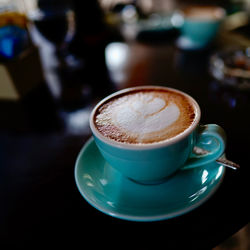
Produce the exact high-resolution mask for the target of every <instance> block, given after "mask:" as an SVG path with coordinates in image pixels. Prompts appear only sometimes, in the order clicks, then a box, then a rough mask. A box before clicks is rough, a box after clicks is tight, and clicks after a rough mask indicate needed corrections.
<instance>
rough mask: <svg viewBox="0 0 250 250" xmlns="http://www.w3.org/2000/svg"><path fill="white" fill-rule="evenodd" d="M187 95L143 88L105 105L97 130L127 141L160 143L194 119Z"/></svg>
mask: <svg viewBox="0 0 250 250" xmlns="http://www.w3.org/2000/svg"><path fill="white" fill-rule="evenodd" d="M194 116H195V114H194V109H193V107H192V104H191V103H190V101H189V100H188V98H187V97H185V96H183V95H181V94H179V93H176V92H171V91H162V90H140V91H138V92H133V93H128V94H127V95H122V96H120V97H119V96H118V97H116V98H114V99H111V100H110V101H109V102H107V103H105V104H103V105H102V106H101V107H100V108H99V109H98V112H97V114H96V116H95V124H96V127H97V129H98V130H99V131H100V132H101V133H102V134H103V135H104V136H106V137H108V138H110V139H113V140H116V141H120V142H125V143H156V142H159V141H162V140H166V139H169V138H171V137H174V136H176V135H177V134H179V133H181V132H183V131H184V130H185V129H186V128H188V127H189V126H190V124H191V123H192V122H193V120H194Z"/></svg>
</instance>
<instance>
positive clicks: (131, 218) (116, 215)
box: [74, 136, 226, 222]
mask: <svg viewBox="0 0 250 250" xmlns="http://www.w3.org/2000/svg"><path fill="white" fill-rule="evenodd" d="M91 143H95V141H94V138H93V136H91V137H90V138H89V139H88V140H87V142H86V143H85V144H84V145H83V147H82V149H81V150H80V152H79V154H78V156H77V159H76V163H75V169H74V177H75V182H76V186H77V189H78V191H79V192H80V194H81V195H82V197H83V198H84V199H85V200H86V201H87V202H88V203H89V204H90V205H91V206H93V207H94V208H95V209H97V210H98V211H100V212H102V213H104V214H107V215H109V216H112V217H114V218H118V219H122V220H127V221H135V222H154V221H162V220H167V219H171V218H175V217H177V216H181V215H184V214H186V213H188V212H191V211H192V210H194V209H195V208H197V207H199V206H201V205H202V204H203V203H205V202H206V201H207V200H209V199H210V198H211V197H212V196H213V195H214V193H215V192H216V191H217V190H218V188H219V187H220V185H221V183H222V182H223V179H224V177H225V173H226V168H225V167H223V168H222V171H223V172H222V175H221V177H220V180H219V181H218V183H216V185H215V186H214V187H213V189H212V190H211V191H210V192H209V193H208V194H207V195H206V196H205V197H204V198H202V199H201V200H199V201H198V202H196V203H194V204H193V205H191V206H188V207H187V208H183V209H181V210H178V211H176V212H172V213H166V214H160V215H154V216H135V215H128V214H124V213H119V212H113V211H112V212H111V211H110V210H109V209H106V208H104V207H103V206H102V205H101V204H99V203H97V202H95V201H94V200H93V199H91V198H89V195H88V192H86V191H85V190H82V189H81V186H80V181H79V180H78V174H77V172H78V169H79V167H80V164H79V161H80V158H81V157H82V155H83V152H84V151H85V150H86V149H87V148H88V147H89V145H90V144H91ZM219 167H221V166H218V168H219ZM138 185H141V184H138ZM156 185H157V184H156Z"/></svg>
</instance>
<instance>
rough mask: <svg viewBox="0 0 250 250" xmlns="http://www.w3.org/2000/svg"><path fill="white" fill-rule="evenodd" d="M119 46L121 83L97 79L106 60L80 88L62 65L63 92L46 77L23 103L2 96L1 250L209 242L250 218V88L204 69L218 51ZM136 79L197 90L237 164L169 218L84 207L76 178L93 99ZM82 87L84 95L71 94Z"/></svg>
mask: <svg viewBox="0 0 250 250" xmlns="http://www.w3.org/2000/svg"><path fill="white" fill-rule="evenodd" d="M124 44H125V43H124ZM125 46H126V53H128V54H126V55H128V56H127V57H126V58H125V59H126V60H125V63H124V65H123V68H122V69H120V68H119V70H120V71H121V72H120V73H121V74H123V77H122V78H121V79H120V82H119V84H118V83H115V84H114V85H112V84H110V83H108V81H107V80H106V78H105V80H103V79H104V78H102V77H103V76H102V74H99V75H98V73H99V72H104V70H103V69H100V68H98V67H102V66H100V65H98V64H97V65H95V64H93V65H92V67H96V68H92V71H91V74H90V75H91V76H88V77H86V79H84V80H83V84H82V85H81V84H79V82H80V81H79V77H78V78H77V77H73V78H72V75H73V74H74V73H75V74H79V72H77V71H76V72H73V73H72V72H71V71H70V73H69V72H68V71H67V72H66V76H68V78H69V79H71V83H70V84H71V85H70V84H69V83H63V84H62V86H61V98H60V97H58V96H56V97H55V96H54V95H53V93H52V94H51V86H50V87H49V88H48V87H47V85H46V84H45V83H43V84H41V86H40V87H39V88H36V89H34V90H33V91H32V92H31V93H30V94H29V95H28V96H26V97H25V98H23V99H22V101H20V102H17V103H15V102H9V101H1V102H0V110H1V116H0V204H1V205H0V247H1V246H2V245H3V248H1V249H10V246H13V247H18V248H19V249H21V248H26V247H27V246H31V247H33V249H36V248H38V247H48V246H52V245H53V246H56V247H57V249H58V248H59V247H63V246H64V247H71V249H76V247H77V246H78V247H81V248H87V247H88V248H95V247H105V248H106V249H110V248H111V249H113V248H114V249H116V248H120V247H129V248H132V249H133V248H139V249H147V248H150V247H151V248H152V249H159V248H160V247H163V248H165V249H209V248H210V249H211V248H213V247H215V246H216V245H218V244H219V243H221V242H222V241H224V240H225V239H227V238H228V237H230V236H231V235H233V234H234V233H235V232H237V231H238V230H239V229H240V228H242V227H243V226H244V225H246V224H247V223H248V222H249V214H250V212H249V211H250V210H249V208H250V207H249V187H250V182H249V167H250V166H249V152H250V146H249V142H250V133H249V129H250V117H249V112H250V95H249V93H248V92H244V91H238V90H236V89H230V88H227V87H224V86H222V85H221V84H220V83H218V82H216V81H215V80H214V79H213V78H212V77H211V76H210V75H209V73H208V60H209V56H210V55H211V53H213V52H214V50H215V49H218V48H217V47H212V48H210V49H208V50H205V51H198V52H194V51H186V52H185V51H182V50H180V49H178V48H176V46H175V44H174V41H169V42H167V41H166V42H161V43H153V44H152V43H151V44H150V43H145V42H144V43H142V42H136V41H134V42H128V43H126V44H125ZM45 73H46V69H45ZM56 73H58V72H56ZM61 73H62V70H61V71H60V70H59V74H61ZM111 73H112V72H111ZM80 77H82V76H80ZM61 79H64V80H65V79H67V77H65V75H63V77H62V78H61ZM107 79H108V78H107ZM91 80H92V81H91ZM74 81H76V82H77V83H76V84H74ZM113 82H115V80H114V79H113ZM136 85H163V86H168V87H173V88H177V89H180V90H182V91H184V92H186V93H188V94H190V95H191V96H193V97H194V98H195V99H196V100H197V102H198V103H199V104H200V107H201V110H202V117H201V123H202V124H207V123H216V124H219V125H221V126H222V127H223V128H224V129H225V131H226V133H227V148H226V154H227V157H228V159H231V160H233V161H235V162H237V163H239V164H240V165H241V169H240V170H239V171H233V170H230V169H227V171H226V175H225V178H224V180H223V183H222V184H221V186H220V187H219V189H218V190H217V191H216V193H215V194H214V195H213V196H212V197H211V198H210V199H209V200H208V201H206V202H205V203H204V204H202V205H201V206H200V207H198V208H196V209H195V210H193V211H191V212H189V213H187V214H185V215H181V216H179V217H176V218H173V219H170V220H163V221H159V222H149V223H144V222H143V223H142V222H130V221H125V220H120V219H116V218H113V217H110V216H107V215H105V214H103V213H101V212H99V211H98V210H96V209H95V208H93V207H92V206H90V205H89V204H88V203H87V202H86V201H85V200H84V199H83V197H82V196H81V194H80V193H79V191H78V189H77V187H76V184H75V180H74V167H75V161H76V157H77V155H78V153H79V151H80V150H81V148H82V147H83V145H84V144H85V142H86V141H87V139H88V138H89V137H90V136H91V132H90V129H89V126H88V117H89V113H90V111H91V109H92V108H93V106H94V104H95V103H96V102H97V101H98V100H100V99H101V98H103V97H104V96H105V95H107V94H109V93H111V92H113V91H114V90H115V89H121V88H124V87H130V86H136ZM81 90H84V91H82V92H81ZM79 91H80V92H81V93H83V98H82V99H81V98H80V99H79V100H80V101H76V100H77V98H78V97H79ZM71 104H72V105H71Z"/></svg>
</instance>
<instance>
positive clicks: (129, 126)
mask: <svg viewBox="0 0 250 250" xmlns="http://www.w3.org/2000/svg"><path fill="white" fill-rule="evenodd" d="M157 99H158V100H157V101H152V102H149V103H148V102H139V105H136V106H140V109H139V110H138V109H134V108H133V107H134V106H135V105H128V106H126V107H123V108H122V107H120V106H116V107H115V108H114V113H113V114H112V121H113V122H114V124H115V126H117V127H120V128H121V129H123V130H124V131H127V132H130V133H136V134H138V136H142V135H144V134H147V133H152V132H157V131H160V130H162V129H165V128H166V127H168V126H170V125H171V124H173V123H174V122H175V121H176V120H177V119H178V117H179V115H180V110H179V108H178V107H177V106H176V105H175V104H174V103H170V104H169V105H166V103H165V101H164V100H162V99H159V98H157ZM135 102H136V103H138V101H136V100H135ZM142 104H143V105H142ZM162 104H163V105H162Z"/></svg>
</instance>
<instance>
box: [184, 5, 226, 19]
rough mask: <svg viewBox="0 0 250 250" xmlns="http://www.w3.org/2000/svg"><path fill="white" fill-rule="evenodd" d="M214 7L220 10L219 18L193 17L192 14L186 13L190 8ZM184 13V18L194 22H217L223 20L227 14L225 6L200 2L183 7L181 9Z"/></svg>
mask: <svg viewBox="0 0 250 250" xmlns="http://www.w3.org/2000/svg"><path fill="white" fill-rule="evenodd" d="M197 7H198V8H206V7H209V8H213V9H215V10H217V11H220V15H221V16H220V17H218V18H211V19H210V18H207V19H199V18H193V17H191V16H188V15H186V13H185V12H186V10H187V9H189V8H197ZM180 12H181V13H182V16H183V18H184V20H186V21H192V22H199V23H216V22H221V21H222V20H223V19H224V18H225V16H226V11H225V9H224V8H223V7H221V6H215V5H199V4H193V5H187V6H185V7H183V8H182V9H181V11H180Z"/></svg>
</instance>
